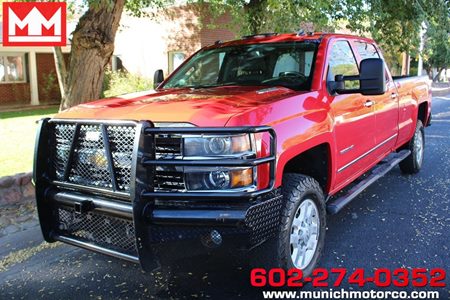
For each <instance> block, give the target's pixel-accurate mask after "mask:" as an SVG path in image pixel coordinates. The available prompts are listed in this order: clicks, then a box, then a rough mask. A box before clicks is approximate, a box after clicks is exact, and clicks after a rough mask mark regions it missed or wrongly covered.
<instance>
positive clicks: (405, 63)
mask: <svg viewBox="0 0 450 300" xmlns="http://www.w3.org/2000/svg"><path fill="white" fill-rule="evenodd" d="M402 55H403V57H402V76H404V75H409V70H410V56H409V53H407V52H403V54H402Z"/></svg>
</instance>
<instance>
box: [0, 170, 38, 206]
mask: <svg viewBox="0 0 450 300" xmlns="http://www.w3.org/2000/svg"><path fill="white" fill-rule="evenodd" d="M31 179H32V174H31V173H19V174H16V175H13V176H5V177H1V178H0V207H5V206H12V205H15V204H20V203H24V202H30V201H34V198H35V196H34V186H33V183H32V182H31Z"/></svg>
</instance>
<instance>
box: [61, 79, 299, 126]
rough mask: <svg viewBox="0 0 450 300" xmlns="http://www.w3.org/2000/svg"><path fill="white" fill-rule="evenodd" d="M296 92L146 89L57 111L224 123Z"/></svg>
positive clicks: (231, 88) (239, 88) (103, 116)
mask: <svg viewBox="0 0 450 300" xmlns="http://www.w3.org/2000/svg"><path fill="white" fill-rule="evenodd" d="M293 94H298V92H296V91H293V90H290V89H288V88H284V87H262V86H245V87H243V86H227V87H215V88H205V89H170V90H164V91H160V92H155V91H146V92H140V93H134V94H128V95H124V96H120V97H114V98H107V99H103V100H97V101H94V102H90V103H86V104H81V105H78V106H75V107H72V108H70V109H68V110H66V111H63V112H61V113H60V114H58V115H56V118H70V119H97V120H102V119H109V120H111V119H113V120H137V121H138V120H150V121H152V122H173V123H184V122H185V123H192V124H194V125H197V126H225V125H226V123H227V121H228V120H229V119H230V118H231V117H232V116H233V115H235V114H238V113H243V112H245V111H248V110H252V109H255V108H257V107H259V106H263V105H266V104H269V103H272V102H274V101H278V100H280V99H284V98H286V97H288V96H290V95H293Z"/></svg>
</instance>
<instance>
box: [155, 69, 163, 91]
mask: <svg viewBox="0 0 450 300" xmlns="http://www.w3.org/2000/svg"><path fill="white" fill-rule="evenodd" d="M163 81H164V73H163V70H161V69H160V70H156V71H155V75H153V88H154V89H155V90H156V89H157V88H158V86H159V85H160V84H161V83H162V82H163Z"/></svg>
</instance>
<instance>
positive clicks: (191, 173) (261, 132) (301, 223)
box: [34, 33, 431, 275]
mask: <svg viewBox="0 0 450 300" xmlns="http://www.w3.org/2000/svg"><path fill="white" fill-rule="evenodd" d="M430 112H431V91H430V86H429V83H428V80H427V78H426V77H403V78H395V77H392V76H391V74H390V72H389V70H388V69H387V68H386V65H385V63H384V61H383V57H382V52H381V51H380V49H379V48H378V47H377V45H376V44H375V43H374V41H373V40H371V39H367V38H362V37H356V36H351V35H340V34H322V33H310V34H261V35H255V36H248V37H244V38H242V39H240V40H236V41H231V42H224V43H222V42H217V43H215V44H214V45H212V46H208V47H205V48H203V49H201V50H199V51H198V52H197V53H195V54H194V55H192V56H191V57H190V58H189V59H188V60H186V61H185V62H184V63H183V64H182V65H181V66H180V67H179V68H178V69H177V70H176V71H175V72H173V73H172V74H171V75H170V76H169V77H168V78H167V79H166V80H164V78H163V75H162V71H161V70H158V71H157V72H156V73H155V91H150V92H144V93H140V94H135V95H127V96H123V97H115V98H109V99H103V100H98V101H95V102H91V103H87V104H82V105H79V106H76V107H73V108H71V109H69V110H67V111H64V112H62V113H60V114H58V115H57V116H55V117H54V118H52V119H44V120H42V121H41V123H40V129H39V131H38V134H37V142H36V151H35V165H34V182H35V185H36V199H37V205H38V212H39V218H40V223H41V227H42V232H43V235H44V238H45V240H46V241H48V242H54V241H61V242H65V243H68V244H72V245H74V246H79V247H82V248H85V249H89V250H93V251H96V252H100V253H104V254H107V255H111V256H115V257H119V258H122V259H126V260H129V261H132V262H136V263H140V264H141V266H142V267H143V268H144V269H145V270H150V269H152V268H154V267H155V266H156V265H157V263H158V262H162V263H161V264H163V265H164V264H166V263H170V261H167V260H166V259H169V258H170V257H172V258H173V256H174V255H175V256H178V257H180V256H182V255H194V254H195V253H199V252H205V251H206V252H207V253H216V251H219V250H221V249H224V250H231V251H237V250H244V251H251V252H250V256H251V257H252V258H255V259H256V261H257V262H260V263H263V264H264V265H265V266H277V267H282V268H286V269H288V268H293V267H295V268H299V269H302V270H303V271H304V273H305V274H306V275H307V274H309V273H310V272H311V271H312V269H313V268H314V267H315V265H316V264H317V262H318V260H319V257H320V255H321V252H322V250H323V247H324V240H325V228H326V225H325V224H326V215H327V213H329V214H334V213H337V212H338V211H339V210H341V209H342V208H343V207H344V206H345V205H346V204H347V203H349V202H350V201H351V200H353V199H354V198H355V196H356V195H358V194H359V193H360V192H361V191H363V190H364V189H365V188H366V187H367V186H369V185H370V184H372V183H373V182H374V181H375V180H377V179H378V178H379V177H381V176H383V175H384V174H386V173H387V172H388V171H389V170H390V169H392V168H393V167H394V166H396V165H397V164H399V165H400V168H401V170H402V171H403V172H405V173H408V174H412V173H416V172H418V171H419V170H420V168H421V166H422V162H423V156H424V145H425V143H424V127H426V126H427V125H429V124H430V119H431V114H430ZM393 188H394V187H393ZM180 250H181V251H180Z"/></svg>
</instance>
